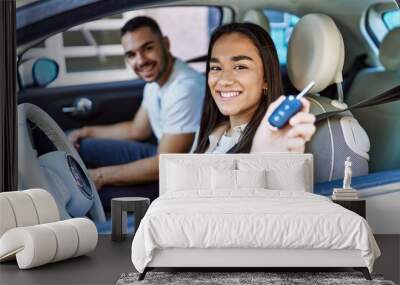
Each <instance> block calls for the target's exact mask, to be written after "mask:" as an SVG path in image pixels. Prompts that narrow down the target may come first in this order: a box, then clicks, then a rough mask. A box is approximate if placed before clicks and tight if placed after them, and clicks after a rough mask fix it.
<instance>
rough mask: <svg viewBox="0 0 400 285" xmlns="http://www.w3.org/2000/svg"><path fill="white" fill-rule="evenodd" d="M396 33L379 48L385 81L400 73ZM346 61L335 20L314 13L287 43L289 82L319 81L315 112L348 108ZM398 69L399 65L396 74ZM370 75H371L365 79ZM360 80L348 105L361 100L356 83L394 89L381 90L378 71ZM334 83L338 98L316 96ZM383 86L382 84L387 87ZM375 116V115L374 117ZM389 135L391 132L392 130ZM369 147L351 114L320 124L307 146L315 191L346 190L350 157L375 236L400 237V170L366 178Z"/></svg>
mask: <svg viewBox="0 0 400 285" xmlns="http://www.w3.org/2000/svg"><path fill="white" fill-rule="evenodd" d="M398 33H399V32H398V31H395V32H394V33H393V34H392V35H390V34H389V35H388V38H387V39H385V40H384V42H383V45H382V47H381V49H382V50H383V53H382V54H381V61H383V64H384V66H385V69H386V72H387V74H386V75H387V79H382V80H383V81H385V80H389V76H392V75H391V74H392V72H393V73H394V75H393V76H398V74H399V72H398V68H399V54H398V51H397V49H396V46H398V45H399V44H398V43H399V42H398V38H397V37H398ZM396 34H397V37H396ZM392 37H394V39H393V38H392ZM396 41H397V45H396V44H395V42H396ZM385 42H386V43H385ZM386 45H388V46H386ZM343 58H344V47H343V40H342V38H341V36H340V32H339V30H338V29H337V27H336V25H335V23H334V22H333V20H332V19H331V18H329V17H328V16H326V15H322V14H310V15H306V16H305V17H303V18H302V19H301V20H300V21H299V23H298V24H297V26H296V27H295V29H294V31H293V34H292V38H291V39H290V42H289V54H288V69H289V76H290V79H291V80H292V83H293V85H294V86H295V87H296V88H297V89H302V88H304V86H305V85H306V84H307V83H308V82H309V81H311V80H316V82H317V84H316V85H315V86H314V87H313V89H312V90H311V93H313V94H314V95H309V96H307V97H308V99H309V101H310V103H311V104H310V105H311V112H312V113H314V114H316V115H318V114H320V113H325V112H327V111H336V110H340V109H345V108H346V107H347V105H346V104H344V103H343V101H342V98H343V97H342V96H340V93H341V81H342V74H341V72H342V68H343ZM396 62H397V63H396ZM386 65H387V67H386ZM395 67H397V71H395V70H394V69H395ZM369 71H371V70H369ZM381 72H382V76H385V75H384V74H385V73H384V72H383V71H382V70H381ZM369 73H371V75H366V74H369ZM374 73H375V75H376V76H374ZM362 76H371V79H369V78H367V77H365V78H364V79H362ZM357 77H358V78H356V82H354V85H355V86H353V87H352V89H353V90H350V92H351V93H349V100H348V102H349V103H350V104H352V102H354V101H353V100H356V99H355V98H357V97H352V96H353V94H356V93H355V92H356V90H357V89H358V88H360V87H357V84H360V85H362V84H365V82H374V83H373V84H368V86H367V87H365V86H364V89H362V90H365V89H366V88H368V89H369V88H370V89H371V90H374V89H375V88H376V89H375V90H376V92H377V93H379V92H380V91H381V90H382V91H383V90H384V89H385V90H386V89H390V88H391V87H393V86H389V85H386V88H385V87H382V85H381V87H378V84H379V83H377V81H378V79H376V78H380V75H378V74H377V69H375V70H374V72H368V71H363V72H362V73H360V74H359V75H358V76H357ZM397 78H399V77H397ZM361 79H362V81H361ZM373 79H376V81H373ZM332 83H334V84H337V86H338V94H339V96H338V97H339V100H332V99H329V98H325V97H322V96H319V95H318V92H320V91H322V90H324V89H325V88H326V87H327V86H328V85H330V84H332ZM382 84H383V85H384V83H382ZM356 88H357V89H356ZM379 88H382V89H379ZM358 90H360V89H358ZM377 93H372V92H371V93H369V94H370V95H365V94H363V91H360V93H358V92H357V95H358V96H359V97H358V98H360V100H361V98H363V97H360V96H365V97H369V96H374V95H377ZM357 95H355V96H357ZM350 98H352V99H350ZM357 101H358V100H357ZM391 104H395V103H391ZM374 108H377V109H378V108H381V107H380V106H379V107H372V110H374ZM370 110H371V109H362V110H361V111H360V112H363V113H364V114H367V113H366V112H367V111H370ZM357 112H359V111H357ZM369 114H370V113H368V116H369ZM375 116H377V115H376V113H375ZM361 118H362V117H361ZM387 120H388V119H387ZM376 122H379V121H376ZM377 126H378V125H375V126H372V125H371V126H370V127H371V128H372V127H375V128H376V127H377ZM387 131H388V132H390V130H387ZM392 132H393V135H394V134H395V133H396V132H395V131H393V129H392ZM390 142H391V143H390V144H386V147H387V146H389V147H390V148H391V149H390V150H391V151H392V152H394V151H395V149H396V147H397V145H396V144H394V140H393V139H391V140H390ZM386 143H388V142H386ZM382 147H383V146H382ZM369 148H370V143H369V138H368V136H367V134H366V132H365V130H364V129H363V128H362V127H361V126H360V124H359V123H358V121H357V120H356V119H354V117H353V115H352V114H351V113H350V112H343V113H341V114H339V115H335V116H332V117H330V118H328V119H326V120H323V121H320V122H319V123H317V131H316V133H315V134H314V136H313V138H312V140H311V141H310V143H308V144H307V147H306V151H307V152H311V153H313V155H314V173H315V176H314V183H315V185H314V193H317V194H321V195H325V196H330V195H331V194H332V190H333V188H341V187H342V182H343V181H342V180H343V175H344V160H345V158H346V156H350V157H351V159H352V161H353V166H352V169H353V179H352V187H353V188H355V189H357V190H358V194H359V197H360V198H361V199H365V200H366V204H367V207H366V216H367V220H368V223H369V225H370V226H371V228H372V230H373V232H374V233H375V234H400V223H399V220H400V207H399V204H400V170H398V169H394V170H390V171H384V172H375V173H371V174H368V161H369V154H368V151H369ZM378 159H380V158H378Z"/></svg>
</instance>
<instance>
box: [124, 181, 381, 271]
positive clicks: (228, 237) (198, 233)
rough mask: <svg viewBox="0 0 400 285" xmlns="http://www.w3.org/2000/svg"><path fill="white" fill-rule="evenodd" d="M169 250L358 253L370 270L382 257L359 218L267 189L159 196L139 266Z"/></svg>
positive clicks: (137, 255) (135, 249)
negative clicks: (349, 251)
mask: <svg viewBox="0 0 400 285" xmlns="http://www.w3.org/2000/svg"><path fill="white" fill-rule="evenodd" d="M165 248H274V249H280V248H290V249H294V248H302V249H358V250H360V251H361V255H362V258H363V259H364V260H365V264H366V266H367V267H368V268H369V270H370V271H372V266H373V263H374V260H375V259H376V258H377V257H378V256H379V255H380V251H379V248H378V246H377V244H376V241H375V239H374V237H373V235H372V231H371V229H370V227H369V226H368V223H367V222H366V221H365V219H363V218H362V217H360V216H359V215H357V214H355V213H353V212H351V211H349V210H347V209H344V208H342V207H341V206H339V205H337V204H335V203H333V202H331V201H330V200H329V199H328V198H326V197H322V196H319V195H315V194H311V193H306V192H292V191H276V190H265V189H264V190H257V189H249V190H240V191H235V192H227V193H220V194H219V196H218V197H216V196H215V193H214V194H213V195H209V196H208V195H207V194H206V193H203V194H202V195H201V196H199V194H198V192H197V191H185V192H172V193H167V194H165V195H163V196H162V197H159V198H158V199H156V200H155V201H154V202H153V203H152V204H151V206H150V208H149V210H148V211H147V213H146V215H145V217H144V218H143V220H142V221H141V223H140V226H139V228H138V231H137V233H136V235H135V237H134V240H133V243H132V262H133V264H134V266H135V268H136V269H137V270H138V271H139V272H143V270H144V268H145V267H146V265H147V264H148V263H149V262H150V261H151V260H152V258H153V252H154V250H155V249H165Z"/></svg>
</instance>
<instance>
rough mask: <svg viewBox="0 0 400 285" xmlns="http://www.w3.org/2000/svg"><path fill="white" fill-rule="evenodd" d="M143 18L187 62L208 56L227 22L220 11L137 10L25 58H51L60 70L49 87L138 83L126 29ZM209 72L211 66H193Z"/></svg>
mask: <svg viewBox="0 0 400 285" xmlns="http://www.w3.org/2000/svg"><path fill="white" fill-rule="evenodd" d="M139 15H146V16H150V17H152V18H153V19H155V20H156V21H157V22H158V23H159V25H160V27H161V30H162V32H163V33H164V34H165V35H166V36H168V37H169V39H170V43H171V51H172V54H173V55H174V56H176V57H178V58H181V59H183V60H189V59H192V58H195V57H199V56H204V55H206V54H207V47H208V41H209V38H210V34H211V32H212V31H213V30H214V29H215V28H216V27H217V26H218V25H220V23H221V17H222V16H221V9H219V8H218V7H201V6H195V7H162V8H152V9H144V10H135V11H129V12H126V13H122V14H119V15H113V16H109V17H106V18H103V19H100V20H96V21H93V22H88V23H85V24H82V25H79V26H76V27H73V28H71V29H69V30H68V31H66V32H63V33H59V34H57V35H54V36H52V37H50V38H48V39H47V40H46V41H45V42H44V43H42V44H41V46H36V47H35V48H32V49H30V50H29V51H28V52H27V53H25V55H24V58H32V57H49V58H51V59H54V60H55V61H56V62H57V63H58V64H59V66H60V68H59V76H58V78H57V79H56V80H55V81H54V82H52V83H51V84H50V85H49V86H48V87H56V86H71V85H80V84H90V83H103V82H110V81H121V80H129V79H133V78H136V75H135V74H134V73H133V71H132V70H131V69H130V68H129V67H128V66H127V65H126V64H125V60H124V56H123V49H122V46H121V43H120V28H121V27H122V26H123V25H124V24H125V22H127V21H128V20H130V19H131V18H133V17H135V16H139ZM192 65H193V67H194V68H196V69H197V70H199V71H201V72H204V71H205V63H192Z"/></svg>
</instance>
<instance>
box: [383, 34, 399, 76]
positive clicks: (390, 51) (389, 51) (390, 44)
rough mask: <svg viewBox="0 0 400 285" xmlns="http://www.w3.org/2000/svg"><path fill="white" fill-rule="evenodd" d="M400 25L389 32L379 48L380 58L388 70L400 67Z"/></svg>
mask: <svg viewBox="0 0 400 285" xmlns="http://www.w3.org/2000/svg"><path fill="white" fill-rule="evenodd" d="M399 47H400V27H398V28H395V29H393V30H391V31H390V32H388V33H387V34H386V36H385V37H384V38H383V40H382V42H381V46H380V48H379V59H380V61H381V63H382V65H383V66H384V67H385V69H387V70H398V69H400V52H399Z"/></svg>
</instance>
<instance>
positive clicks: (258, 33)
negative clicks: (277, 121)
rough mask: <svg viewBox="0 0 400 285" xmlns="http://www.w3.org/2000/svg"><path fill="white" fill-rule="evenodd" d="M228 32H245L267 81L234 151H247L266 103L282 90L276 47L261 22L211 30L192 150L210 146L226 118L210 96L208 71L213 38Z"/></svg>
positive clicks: (201, 151)
mask: <svg viewBox="0 0 400 285" xmlns="http://www.w3.org/2000/svg"><path fill="white" fill-rule="evenodd" d="M230 33H241V34H243V35H245V36H246V37H248V38H249V39H250V40H251V41H252V42H253V44H254V45H255V46H256V47H257V49H258V51H259V53H260V56H261V60H262V63H263V68H264V80H265V82H266V83H267V87H268V89H267V92H266V94H263V96H261V100H260V103H259V106H258V108H257V109H256V111H255V113H254V115H253V117H252V118H251V120H250V122H249V123H248V124H247V126H246V128H245V129H244V132H243V135H242V137H241V139H240V141H239V142H238V144H236V146H235V148H234V150H233V152H235V153H249V152H250V149H251V144H252V141H253V137H254V134H255V133H256V130H257V128H258V126H259V125H260V123H261V120H262V118H263V117H264V115H265V112H266V111H267V108H268V106H269V104H270V103H271V102H273V101H274V100H276V99H277V98H278V97H279V96H280V95H281V94H282V92H283V88H282V78H281V73H280V69H279V60H278V55H277V52H276V49H275V45H274V43H273V41H272V39H271V37H270V36H269V35H268V33H267V32H266V31H265V30H264V29H263V28H261V27H260V26H258V25H255V24H251V23H231V24H228V25H224V26H221V27H219V28H218V29H217V30H215V31H214V33H213V34H212V36H211V39H210V44H209V46H208V55H207V67H206V88H205V90H206V94H205V98H204V105H203V112H202V116H201V123H200V132H199V138H198V145H197V148H196V150H195V153H204V152H206V150H207V148H208V146H209V141H208V137H209V136H210V134H211V133H212V131H213V130H214V129H215V128H216V127H217V126H218V125H220V124H221V123H222V122H225V121H229V117H227V116H224V115H223V114H222V113H221V112H220V111H219V109H218V107H217V104H216V103H215V101H214V99H213V98H212V95H211V91H210V88H209V87H208V74H209V72H210V58H211V51H212V48H213V46H214V44H215V42H216V41H217V40H218V39H219V38H220V37H221V36H222V35H225V34H230ZM260 93H263V91H262V90H260Z"/></svg>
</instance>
